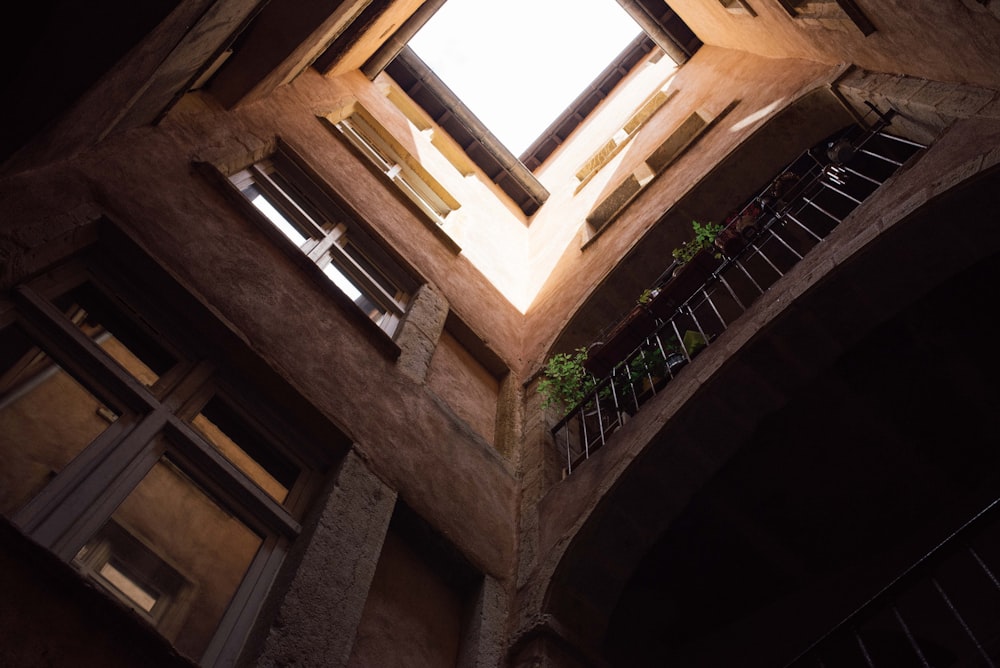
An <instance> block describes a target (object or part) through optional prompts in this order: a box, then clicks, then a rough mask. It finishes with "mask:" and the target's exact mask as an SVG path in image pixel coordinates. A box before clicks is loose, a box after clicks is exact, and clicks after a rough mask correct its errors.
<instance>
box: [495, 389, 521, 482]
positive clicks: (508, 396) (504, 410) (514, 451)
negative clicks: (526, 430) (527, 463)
mask: <svg viewBox="0 0 1000 668" xmlns="http://www.w3.org/2000/svg"><path fill="white" fill-rule="evenodd" d="M521 402H522V396H521V381H520V379H519V378H517V377H516V376H515V375H514V374H513V372H508V373H507V375H506V376H504V377H503V378H502V379H501V380H500V393H499V396H498V397H497V419H496V431H495V434H496V435H495V437H494V445H495V447H496V449H497V450H498V451H499V452H500V454H502V455H503V456H504V457H506V458H507V460H508V461H510V462H514V463H515V464H516V462H517V457H518V456H519V453H518V445H519V444H520V443H521V422H522V420H521V417H522V413H521Z"/></svg>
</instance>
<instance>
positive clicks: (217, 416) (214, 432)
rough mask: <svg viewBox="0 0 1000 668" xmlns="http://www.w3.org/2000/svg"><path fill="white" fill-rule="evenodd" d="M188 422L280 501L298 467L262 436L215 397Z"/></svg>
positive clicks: (292, 482)
mask: <svg viewBox="0 0 1000 668" xmlns="http://www.w3.org/2000/svg"><path fill="white" fill-rule="evenodd" d="M191 423H192V424H193V425H194V426H195V427H196V428H197V429H198V431H200V432H201V433H202V435H203V436H204V437H205V439H206V440H208V442H209V443H211V444H212V445H213V446H214V447H215V448H216V449H217V450H218V451H219V452H220V453H222V454H223V455H224V456H225V457H226V459H228V460H229V461H231V462H232V463H233V464H234V465H235V466H236V468H238V469H240V470H241V471H243V473H245V474H246V475H247V476H248V477H249V478H250V479H251V480H253V481H254V482H255V483H257V485H259V486H260V487H261V489H263V490H264V491H265V492H267V493H268V494H269V495H270V496H271V497H272V498H274V500H276V501H278V502H279V503H281V502H283V501H284V500H285V498H286V497H287V496H288V490H289V489H290V488H291V486H292V485H293V484H295V479H296V478H297V477H298V474H299V468H298V466H296V465H295V464H294V463H293V462H291V461H289V460H288V458H287V457H285V456H284V455H283V454H282V453H280V452H278V451H277V450H276V449H275V448H274V446H273V445H272V444H271V443H270V442H269V441H268V440H267V439H265V438H263V437H262V436H261V435H260V434H259V433H257V431H256V430H254V428H253V427H251V426H250V425H249V424H247V422H246V420H244V419H243V418H242V417H240V415H239V414H238V413H237V412H236V411H235V410H233V409H232V408H231V407H230V406H229V405H227V404H226V403H225V402H224V401H222V400H221V399H219V398H218V397H216V398H214V399H212V400H211V401H209V402H208V403H207V404H206V405H205V407H204V408H203V409H202V411H201V413H199V414H198V415H196V416H195V418H194V419H193V420H192V421H191Z"/></svg>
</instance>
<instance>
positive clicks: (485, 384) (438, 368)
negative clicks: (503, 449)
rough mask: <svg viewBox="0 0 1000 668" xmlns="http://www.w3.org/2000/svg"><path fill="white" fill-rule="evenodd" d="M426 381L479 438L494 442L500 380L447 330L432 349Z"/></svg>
mask: <svg viewBox="0 0 1000 668" xmlns="http://www.w3.org/2000/svg"><path fill="white" fill-rule="evenodd" d="M427 384H428V386H429V387H430V389H431V390H432V391H433V392H436V393H437V394H438V396H440V397H441V398H442V399H444V400H445V401H447V402H448V405H450V406H451V407H452V408H453V409H454V410H455V412H456V413H458V415H459V416H460V417H461V418H462V419H464V420H465V421H466V422H468V423H469V425H470V426H471V427H472V428H473V429H475V430H476V432H477V433H478V434H479V435H480V436H482V437H483V439H485V440H486V441H487V442H488V443H493V442H494V435H495V433H496V412H497V400H498V399H499V396H500V383H499V382H498V381H497V379H496V378H494V377H493V374H491V373H490V372H489V371H488V370H487V369H486V368H484V367H483V365H481V364H480V363H479V362H477V361H476V359H475V358H474V357H473V356H472V355H470V354H469V351H468V350H466V349H465V348H464V347H463V346H462V344H461V343H459V342H458V341H457V340H456V339H455V337H453V336H452V335H450V334H449V333H448V332H447V331H445V332H443V333H442V334H441V338H440V339H439V340H438V346H437V348H436V349H435V350H434V356H433V357H432V358H431V366H430V369H428V372H427Z"/></svg>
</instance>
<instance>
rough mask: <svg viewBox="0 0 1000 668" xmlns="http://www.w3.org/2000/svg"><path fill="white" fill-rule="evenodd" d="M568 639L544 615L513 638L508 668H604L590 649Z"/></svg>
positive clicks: (553, 619)
mask: <svg viewBox="0 0 1000 668" xmlns="http://www.w3.org/2000/svg"><path fill="white" fill-rule="evenodd" d="M581 648H582V645H581V643H579V642H574V641H573V640H571V639H570V638H569V637H568V636H567V634H566V633H565V630H564V629H563V628H562V625H561V624H560V623H559V622H558V620H556V619H555V618H554V617H553V616H552V615H543V616H542V617H541V618H539V619H538V620H536V622H535V624H533V625H532V626H531V627H530V628H528V629H527V630H525V631H524V632H523V633H522V634H521V635H520V636H518V637H517V638H515V639H514V642H513V645H512V646H511V649H510V656H509V660H508V664H507V665H508V666H510V668H607V666H608V664H607V663H606V662H605V661H604V660H603V659H602V658H601V657H599V656H596V655H595V654H594V653H593V652H591V651H588V650H584V649H581Z"/></svg>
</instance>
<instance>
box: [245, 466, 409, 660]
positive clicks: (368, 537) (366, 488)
mask: <svg viewBox="0 0 1000 668" xmlns="http://www.w3.org/2000/svg"><path fill="white" fill-rule="evenodd" d="M395 503H396V493H395V492H394V491H393V490H392V489H390V488H389V487H388V486H386V485H385V483H383V482H382V481H381V480H380V479H379V478H378V477H377V476H375V475H374V474H373V473H372V472H371V471H369V470H368V467H367V466H366V465H365V462H364V461H363V460H362V458H361V457H360V456H359V455H358V454H357V453H356V452H355V451H353V450H352V451H351V452H350V453H349V454H348V455H347V457H346V458H345V460H344V462H343V464H342V465H341V468H340V471H339V472H338V473H337V479H336V483H335V487H334V489H333V491H332V492H331V494H330V495H329V497H328V498H327V501H326V506H325V507H324V508H323V510H322V513H321V515H320V517H319V521H318V523H317V525H316V528H315V530H314V532H313V534H312V536H310V537H309V543H308V545H307V546H306V548H305V550H304V553H303V555H302V559H301V563H300V564H299V565H298V568H297V569H296V571H295V574H294V575H293V576H292V579H291V582H290V584H289V586H288V588H287V591H286V592H285V594H284V598H283V599H282V600H281V602H280V604H279V605H280V607H279V609H278V613H277V615H276V616H275V618H274V622H273V624H272V625H271V628H270V629H269V630H268V631H267V637H266V639H265V640H264V641H263V649H262V650H261V652H260V655H259V656H258V658H257V661H256V665H257V666H262V667H263V666H267V667H269V668H271V667H275V668H276V667H278V666H298V667H299V668H305V667H307V666H317V667H322V668H333V667H335V666H345V665H347V660H348V658H349V657H350V654H351V647H352V646H353V644H354V635H355V632H356V630H357V626H358V623H359V622H360V620H361V613H362V611H363V610H364V606H365V601H366V599H367V597H368V589H369V587H370V586H371V582H372V577H373V576H374V574H375V565H376V563H377V562H378V557H379V552H380V551H381V549H382V543H383V541H384V540H385V534H386V530H387V529H388V526H389V520H390V518H391V517H392V511H393V508H394V507H395Z"/></svg>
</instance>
